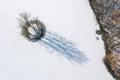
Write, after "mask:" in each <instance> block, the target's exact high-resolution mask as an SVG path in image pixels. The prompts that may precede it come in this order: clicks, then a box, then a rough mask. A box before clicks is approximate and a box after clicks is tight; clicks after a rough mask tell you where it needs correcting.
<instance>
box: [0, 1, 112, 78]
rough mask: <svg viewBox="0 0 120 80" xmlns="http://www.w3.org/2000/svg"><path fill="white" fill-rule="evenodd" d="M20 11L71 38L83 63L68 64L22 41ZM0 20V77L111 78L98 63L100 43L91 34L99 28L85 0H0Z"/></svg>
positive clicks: (101, 57) (30, 43) (100, 50)
mask: <svg viewBox="0 0 120 80" xmlns="http://www.w3.org/2000/svg"><path fill="white" fill-rule="evenodd" d="M24 11H26V12H28V13H31V15H32V16H35V17H36V16H37V17H39V19H40V20H41V21H42V22H43V23H44V24H45V25H46V28H47V30H48V31H53V32H56V33H58V34H59V35H61V36H62V37H64V38H66V39H68V40H71V41H73V42H74V43H75V44H76V45H77V47H78V49H79V50H80V51H82V52H83V53H84V55H86V57H87V58H88V59H89V60H88V61H87V63H83V64H76V63H71V62H70V61H69V60H67V59H66V58H65V57H63V56H62V55H60V54H58V53H57V52H55V51H54V50H53V49H49V48H48V49H47V48H45V47H43V46H42V45H41V44H39V43H32V42H29V41H28V40H26V39H25V38H24V37H23V36H22V35H21V28H20V27H19V23H18V20H17V18H18V17H19V14H20V13H21V12H24ZM0 22H1V23H0V38H1V39H0V80H114V79H113V78H112V77H111V75H110V74H109V73H108V72H107V70H106V68H105V66H104V64H103V62H102V59H103V56H104V55H105V54H104V45H103V41H102V40H101V37H100V36H98V35H96V34H95V31H96V30H97V29H99V28H98V25H97V22H96V20H95V17H94V14H93V12H92V10H91V8H90V6H89V3H88V1H87V0H9V1H8V0H1V1H0ZM96 37H99V39H100V40H97V39H96Z"/></svg>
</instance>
